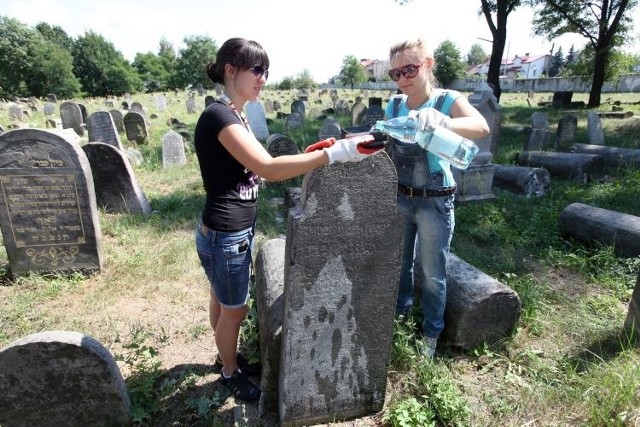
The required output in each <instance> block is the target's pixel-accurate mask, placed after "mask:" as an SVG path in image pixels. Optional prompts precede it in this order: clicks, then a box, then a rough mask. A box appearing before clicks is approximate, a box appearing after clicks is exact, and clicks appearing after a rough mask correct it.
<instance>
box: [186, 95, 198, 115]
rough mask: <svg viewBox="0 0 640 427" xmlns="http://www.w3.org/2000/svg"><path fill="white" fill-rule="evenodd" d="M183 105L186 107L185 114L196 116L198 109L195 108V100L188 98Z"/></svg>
mask: <svg viewBox="0 0 640 427" xmlns="http://www.w3.org/2000/svg"><path fill="white" fill-rule="evenodd" d="M185 105H186V106H187V113H188V114H196V113H197V112H198V109H197V108H196V99H195V98H192V97H191V98H188V99H187V101H186V102H185Z"/></svg>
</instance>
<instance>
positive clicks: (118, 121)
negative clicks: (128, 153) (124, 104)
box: [109, 109, 125, 133]
mask: <svg viewBox="0 0 640 427" xmlns="http://www.w3.org/2000/svg"><path fill="white" fill-rule="evenodd" d="M109 114H111V118H112V119H113V124H114V125H115V127H116V130H117V131H118V133H125V129H124V117H123V116H122V113H121V112H120V110H115V109H114V110H109Z"/></svg>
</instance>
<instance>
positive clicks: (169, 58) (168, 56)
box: [158, 37, 177, 89]
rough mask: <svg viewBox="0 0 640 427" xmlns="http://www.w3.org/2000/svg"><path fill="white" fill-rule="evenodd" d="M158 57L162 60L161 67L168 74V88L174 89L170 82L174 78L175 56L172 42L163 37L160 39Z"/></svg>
mask: <svg viewBox="0 0 640 427" xmlns="http://www.w3.org/2000/svg"><path fill="white" fill-rule="evenodd" d="M158 57H159V58H160V60H161V61H162V67H163V68H164V70H165V71H166V72H167V73H168V74H169V78H168V80H167V85H168V88H169V89H174V88H175V86H174V85H172V84H171V83H172V82H173V81H174V80H175V78H174V76H175V74H176V62H177V56H176V51H175V49H174V48H173V44H172V43H171V42H169V41H168V40H167V39H166V38H164V37H162V38H161V39H160V45H159V48H158Z"/></svg>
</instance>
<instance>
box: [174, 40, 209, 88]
mask: <svg viewBox="0 0 640 427" xmlns="http://www.w3.org/2000/svg"><path fill="white" fill-rule="evenodd" d="M183 43H184V44H185V47H184V49H180V51H179V53H178V59H177V61H176V73H175V75H174V79H173V81H172V82H171V83H172V84H173V87H182V88H184V87H187V86H196V85H198V84H202V86H203V87H207V88H212V87H213V82H212V81H211V79H209V77H208V76H207V73H206V66H207V64H208V63H210V62H215V59H216V54H217V53H218V46H217V45H216V42H215V41H214V40H213V39H211V38H209V37H207V36H187V37H185V38H184V40H183Z"/></svg>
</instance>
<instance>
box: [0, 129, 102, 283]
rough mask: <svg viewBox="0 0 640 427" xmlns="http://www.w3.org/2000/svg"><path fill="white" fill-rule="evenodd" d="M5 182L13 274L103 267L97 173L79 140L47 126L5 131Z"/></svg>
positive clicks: (4, 221)
mask: <svg viewBox="0 0 640 427" xmlns="http://www.w3.org/2000/svg"><path fill="white" fill-rule="evenodd" d="M0 186H1V187H2V191H0V225H1V227H2V236H3V238H4V245H5V248H6V250H7V255H8V258H9V265H10V268H11V272H12V274H14V275H15V274H21V273H27V272H35V273H49V272H70V271H80V272H85V273H93V272H96V271H100V269H101V267H102V250H101V234H100V222H99V220H98V210H97V207H96V199H95V193H94V187H93V177H92V175H91V168H90V165H89V161H88V160H87V157H86V155H85V154H84V152H83V151H82V149H81V148H80V146H79V145H78V144H76V143H73V142H72V141H70V140H68V139H66V138H65V137H64V136H62V135H61V134H56V133H53V132H50V131H46V130H41V129H17V130H14V131H12V132H7V133H5V134H2V135H0Z"/></svg>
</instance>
